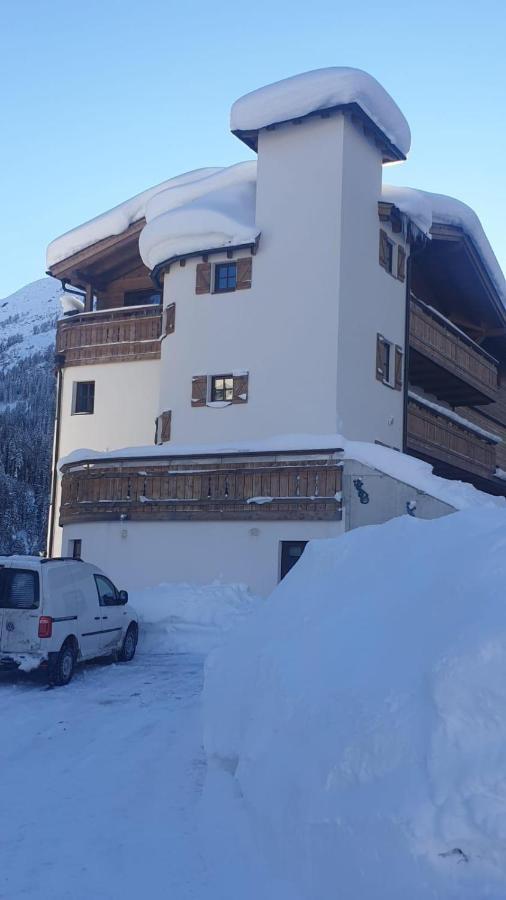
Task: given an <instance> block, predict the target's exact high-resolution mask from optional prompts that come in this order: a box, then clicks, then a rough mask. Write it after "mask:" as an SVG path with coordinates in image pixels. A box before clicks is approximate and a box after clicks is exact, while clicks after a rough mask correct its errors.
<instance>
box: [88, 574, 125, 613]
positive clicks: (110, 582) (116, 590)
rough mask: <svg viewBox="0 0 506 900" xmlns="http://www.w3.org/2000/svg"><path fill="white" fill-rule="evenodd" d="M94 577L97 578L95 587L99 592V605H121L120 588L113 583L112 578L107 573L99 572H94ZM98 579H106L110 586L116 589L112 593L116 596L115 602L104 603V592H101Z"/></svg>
mask: <svg viewBox="0 0 506 900" xmlns="http://www.w3.org/2000/svg"><path fill="white" fill-rule="evenodd" d="M93 578H94V580H95V587H96V589H97V594H98V605H99V606H121V603H120V602H119V591H118V588H117V587H116V585H115V584H113V582H112V581H111V579H110V578H108V577H107V575H102V574H100V573H99V572H94V573H93ZM98 579H102V581H106V582H107V583H108V584H110V586H111V587H112V589H113V591H114V593H113V594H112V596H113V597H114V603H103V602H102V594H101V593H100V588H99V586H98ZM106 596H108V595H106Z"/></svg>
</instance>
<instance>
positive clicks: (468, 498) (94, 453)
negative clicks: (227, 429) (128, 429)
mask: <svg viewBox="0 0 506 900" xmlns="http://www.w3.org/2000/svg"><path fill="white" fill-rule="evenodd" d="M445 413H446V410H445ZM304 450H307V451H313V452H314V451H332V450H334V451H342V458H343V459H354V460H356V461H357V462H360V463H363V465H365V466H371V467H372V468H373V469H377V470H378V471H379V472H383V473H384V474H385V475H390V476H391V477H392V478H397V479H398V480H399V481H403V482H404V483H405V484H409V485H410V486H411V487H414V488H416V489H417V490H419V491H424V492H425V493H426V494H429V495H430V496H432V497H435V498H436V499H437V500H441V501H442V502H443V503H448V504H449V505H450V506H453V507H454V508H455V509H459V510H462V509H468V508H484V507H489V508H494V507H503V508H506V500H505V499H504V497H494V496H492V495H491V494H487V493H485V492H484V491H479V490H477V489H476V488H475V487H473V485H472V484H466V483H465V482H463V481H450V480H448V479H446V478H440V477H439V476H438V475H434V474H433V472H432V466H431V465H429V463H426V462H423V461H422V460H420V459H416V457H414V456H408V455H407V454H405V453H399V452H398V451H397V450H391V449H390V448H389V447H382V446H380V445H379V444H370V443H368V442H366V441H349V440H347V439H346V438H344V437H343V436H342V435H341V434H279V435H274V436H273V437H271V438H265V439H263V440H257V441H254V440H252V441H230V442H223V443H221V444H171V446H170V451H169V452H167V447H166V446H164V445H162V444H157V445H151V444H149V445H147V446H145V447H124V448H123V449H119V450H109V451H103V452H100V451H98V450H89V449H79V450H73V451H72V453H69V454H68V455H67V456H64V457H63V458H62V459H60V461H59V463H58V468H59V470H60V471H61V468H62V466H66V465H76V464H80V463H83V462H90V463H93V462H96V463H100V462H107V461H108V460H116V459H138V460H139V461H140V460H148V459H153V458H156V457H165V458H167V457H171V458H174V457H178V456H181V457H183V456H195V457H199V456H203V455H206V456H210V455H212V456H221V455H224V454H231V453H283V452H284V453H290V452H293V451H304ZM257 499H258V498H257Z"/></svg>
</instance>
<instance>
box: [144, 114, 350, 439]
mask: <svg viewBox="0 0 506 900" xmlns="http://www.w3.org/2000/svg"><path fill="white" fill-rule="evenodd" d="M341 145H342V121H341V119H339V118H337V117H336V118H332V119H318V120H316V119H314V120H309V121H308V122H305V123H303V124H302V125H300V126H299V127H297V128H296V129H294V128H292V129H288V128H287V129H283V128H281V129H279V131H276V132H262V133H261V134H260V137H259V163H258V183H257V225H258V228H259V229H260V230H261V238H260V246H259V250H258V253H257V254H256V256H254V258H253V273H252V287H251V289H248V290H242V291H236V292H233V293H229V294H204V295H196V294H195V267H196V261H195V260H188V261H187V263H186V265H185V266H184V267H180V266H179V265H178V264H177V263H176V264H175V265H173V266H172V268H171V270H170V273H169V274H168V275H167V276H166V277H165V291H164V302H165V303H166V304H167V303H171V302H174V301H175V303H176V329H175V332H174V334H172V335H170V336H169V337H168V338H167V339H166V340H165V341H164V342H163V345H162V382H161V397H160V409H161V410H162V409H171V410H172V427H173V430H172V437H173V440H174V441H176V442H177V441H197V442H203V443H204V442H209V441H217V440H235V439H238V438H240V439H247V438H263V437H268V436H269V435H272V434H278V433H293V432H301V431H304V432H313V433H329V432H332V431H335V420H336V416H335V408H336V371H337V362H336V353H337V293H338V248H339V232H338V226H339V217H338V211H339V203H340V167H341V160H340V148H341ZM236 255H237V256H239V255H244V254H241V251H238V253H237V254H236ZM225 258H226V257H225V255H224V254H223V255H221V256H216V257H215V256H213V257H212V258H211V261H212V262H216V261H219V260H220V259H225ZM233 370H247V371H248V372H249V373H250V374H249V400H248V403H247V404H245V405H243V406H241V405H236V406H231V407H227V408H225V409H215V408H197V409H192V407H191V380H192V376H194V375H201V374H220V373H226V372H228V371H233Z"/></svg>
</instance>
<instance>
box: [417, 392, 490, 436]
mask: <svg viewBox="0 0 506 900" xmlns="http://www.w3.org/2000/svg"><path fill="white" fill-rule="evenodd" d="M408 397H410V398H411V399H412V400H415V401H416V403H421V405H422V406H428V407H429V408H430V409H433V410H434V411H435V412H437V413H441V415H443V416H446V418H447V419H451V420H452V421H453V422H457V424H458V425H463V426H464V428H467V429H468V431H474V432H476V434H479V435H481V437H484V438H486V439H487V441H492V443H493V444H502V437H500V436H499V435H498V434H494V432H493V431H486V429H485V428H480V426H479V425H475V424H474V422H470V421H469V419H465V418H464V416H459V414H458V413H456V412H454V411H453V410H452V409H447V407H446V406H440V405H439V403H434V402H433V401H432V400H427V399H426V397H424V396H423V395H422V394H417V393H416V391H408Z"/></svg>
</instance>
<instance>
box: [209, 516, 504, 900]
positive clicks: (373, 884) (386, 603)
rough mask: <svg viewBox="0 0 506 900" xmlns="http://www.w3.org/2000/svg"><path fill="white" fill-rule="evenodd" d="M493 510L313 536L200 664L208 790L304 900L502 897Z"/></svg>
mask: <svg viewBox="0 0 506 900" xmlns="http://www.w3.org/2000/svg"><path fill="white" fill-rule="evenodd" d="M505 584H506V513H505V512H504V511H503V510H499V509H498V510H472V511H471V510H468V511H465V512H459V513H455V514H453V515H450V516H447V517H443V518H440V519H435V520H432V521H427V520H425V521H423V520H419V519H415V518H411V517H402V518H398V519H394V520H392V521H390V522H388V523H386V524H384V525H379V526H373V527H368V528H361V529H356V530H354V531H350V532H348V533H347V534H346V535H344V536H343V537H340V538H337V539H331V540H326V541H325V540H322V541H313V542H311V543H310V544H309V545H308V547H307V548H306V550H305V552H304V555H303V556H302V558H301V560H300V562H298V563H297V565H296V566H295V568H294V569H293V570H292V571H291V572H290V573H289V575H288V576H287V577H286V578H285V580H284V581H283V582H281V584H280V585H279V586H278V587H277V589H276V590H275V591H274V592H273V594H272V595H271V597H270V598H269V600H268V601H267V602H266V603H265V604H264V605H263V606H261V607H259V608H258V610H256V611H255V612H254V613H253V615H252V616H251V617H249V619H247V620H246V621H245V622H244V623H243V624H241V625H239V627H238V630H237V631H235V632H234V633H233V634H232V635H231V638H230V639H228V640H227V641H226V642H225V643H224V644H223V645H222V647H221V648H219V649H218V650H216V651H215V653H214V654H213V655H212V656H211V657H210V659H209V662H208V666H207V670H206V686H205V691H204V709H205V729H204V742H205V747H206V750H207V755H208V775H207V784H208V785H209V784H210V783H212V780H213V779H214V778H217V779H219V782H220V784H223V783H224V782H227V781H228V784H229V791H230V792H232V791H234V792H235V796H236V797H237V798H240V799H238V800H237V804H238V805H239V804H240V806H241V809H242V811H243V815H244V818H245V819H246V821H247V823H248V826H249V829H250V833H251V834H252V835H253V838H252V843H253V842H254V843H255V845H256V846H257V848H258V853H259V856H261V857H262V858H264V859H265V860H268V861H270V863H271V865H272V866H273V868H274V869H276V870H277V871H278V873H279V875H280V876H282V877H283V878H285V879H286V880H287V881H288V882H291V883H292V885H294V891H295V886H297V891H299V892H300V896H301V897H303V898H304V900H331V898H332V900H333V898H343V900H407V898H409V900H429V898H430V900H433V898H437V900H504V898H505V897H506V850H505V847H506V591H505Z"/></svg>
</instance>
